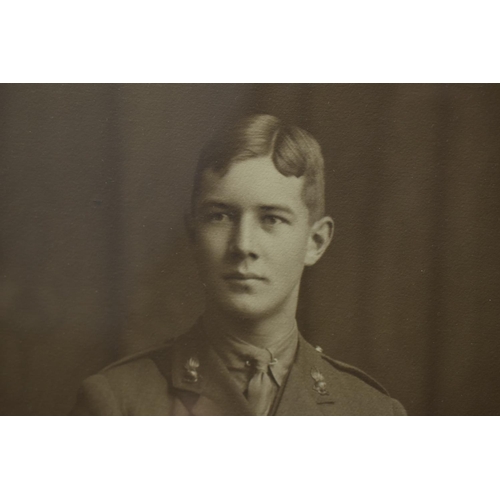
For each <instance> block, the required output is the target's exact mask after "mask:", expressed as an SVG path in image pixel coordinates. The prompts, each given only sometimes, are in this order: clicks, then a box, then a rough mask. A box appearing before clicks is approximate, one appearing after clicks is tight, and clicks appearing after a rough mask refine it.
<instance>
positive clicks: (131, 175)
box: [0, 83, 500, 416]
mask: <svg viewBox="0 0 500 500" xmlns="http://www.w3.org/2000/svg"><path fill="white" fill-rule="evenodd" d="M0 136H1V140H0V158H1V159H0V192H1V196H0V204H1V210H0V249H1V251H0V271H1V272H0V415H4V416H7V415H10V416H28V415H30V416H46V415H52V416H67V415H75V416H76V415H78V416H82V415H86V416H89V415H142V416H149V415H164V416H191V415H192V416H299V415H300V416H359V415H366V416H375V415H377V416H382V415H383V416H403V415H408V416H457V415H462V416H488V415H489V416H492V415H499V414H500V390H499V387H500V362H499V359H500V336H499V327H500V304H499V301H500V266H499V264H498V262H499V256H500V234H499V221H500V142H499V137H500V85H498V84H444V83H443V84H437V83H436V84H423V83H422V84H419V83H415V84H395V83H391V84H347V83H346V84H319V83H318V84H312V83H311V84H306V83H283V84H280V83H276V84H264V83H260V84H238V83H235V84H230V83H224V84H216V83H210V84H209V83H205V84H202V83H200V84H187V83H185V84H182V83H178V84H174V83H171V84H90V83H88V84H55V83H50V84H49V83H47V84H28V83H26V84H2V85H0Z"/></svg>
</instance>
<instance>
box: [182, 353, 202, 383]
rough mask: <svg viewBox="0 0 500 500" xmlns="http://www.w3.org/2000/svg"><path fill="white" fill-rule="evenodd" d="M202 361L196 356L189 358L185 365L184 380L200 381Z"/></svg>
mask: <svg viewBox="0 0 500 500" xmlns="http://www.w3.org/2000/svg"><path fill="white" fill-rule="evenodd" d="M199 366H200V362H199V361H198V358H197V357H196V356H192V357H191V358H189V359H188V360H187V362H186V364H185V365H184V380H185V381H186V382H191V383H194V382H198V368H199Z"/></svg>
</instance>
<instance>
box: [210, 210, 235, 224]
mask: <svg viewBox="0 0 500 500" xmlns="http://www.w3.org/2000/svg"><path fill="white" fill-rule="evenodd" d="M232 218H233V215H232V214H230V213H226V212H211V213H209V214H207V215H206V220H207V221H208V222H227V221H229V220H231V219H232Z"/></svg>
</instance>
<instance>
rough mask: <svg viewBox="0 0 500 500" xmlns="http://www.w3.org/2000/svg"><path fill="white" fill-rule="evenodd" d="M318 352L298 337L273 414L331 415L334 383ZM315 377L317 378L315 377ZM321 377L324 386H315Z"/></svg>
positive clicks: (333, 401) (333, 400)
mask: <svg viewBox="0 0 500 500" xmlns="http://www.w3.org/2000/svg"><path fill="white" fill-rule="evenodd" d="M323 363H324V361H323V359H322V358H321V355H320V353H319V352H317V351H316V350H315V349H314V348H313V347H312V346H311V345H309V344H308V343H307V342H306V341H305V340H304V339H303V338H302V336H300V337H299V345H298V349H297V355H296V358H295V362H294V364H293V365H292V368H291V370H290V374H289V376H288V379H287V381H286V384H285V387H284V389H283V392H282V395H281V398H280V400H279V402H278V404H277V407H276V411H275V415H294V416H295V415H331V414H333V412H334V404H335V389H336V387H335V384H334V383H333V384H332V381H331V380H330V377H328V378H327V370H325V369H324V368H325V367H324V364H323ZM318 374H319V375H318ZM321 377H324V382H325V384H324V385H318V378H319V381H320V382H321Z"/></svg>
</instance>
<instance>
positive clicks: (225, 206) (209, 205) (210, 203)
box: [201, 200, 234, 210]
mask: <svg viewBox="0 0 500 500" xmlns="http://www.w3.org/2000/svg"><path fill="white" fill-rule="evenodd" d="M201 208H205V209H208V208H221V209H223V210H228V209H233V208H234V207H233V206H231V205H228V204H227V203H223V202H222V201H216V200H207V201H204V202H203V203H202V204H201Z"/></svg>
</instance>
